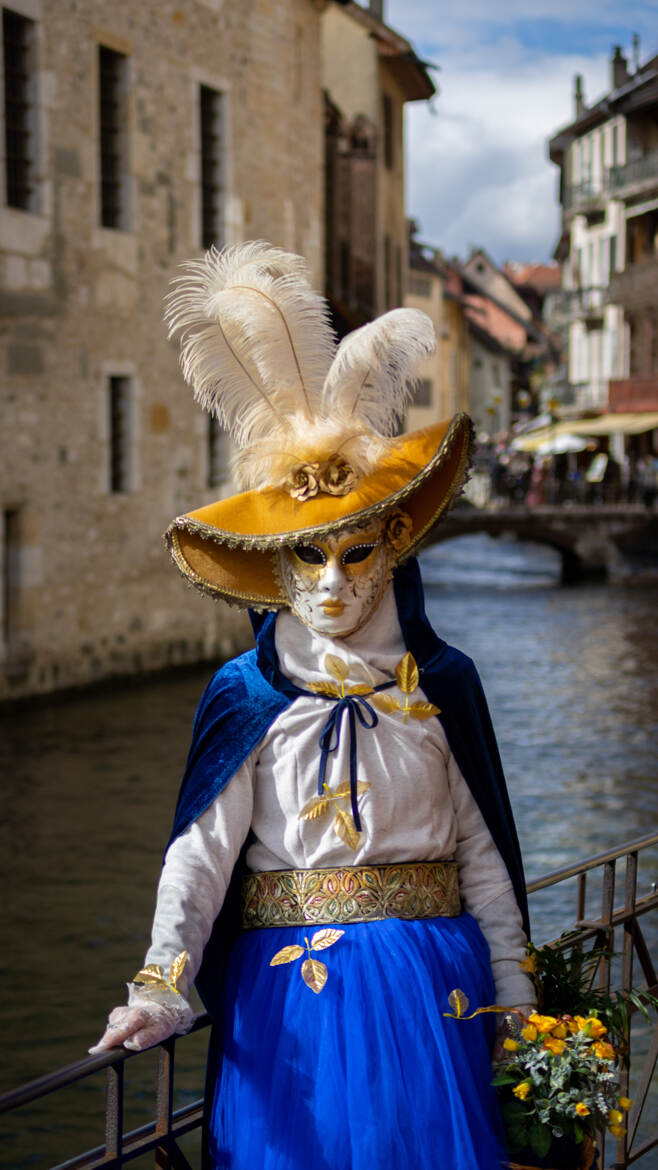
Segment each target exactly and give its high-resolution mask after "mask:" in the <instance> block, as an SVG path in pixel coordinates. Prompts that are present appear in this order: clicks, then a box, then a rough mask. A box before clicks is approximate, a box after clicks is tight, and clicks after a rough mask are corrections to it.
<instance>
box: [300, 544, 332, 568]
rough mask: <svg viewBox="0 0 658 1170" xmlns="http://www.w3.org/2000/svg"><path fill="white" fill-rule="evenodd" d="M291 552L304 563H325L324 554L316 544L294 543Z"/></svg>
mask: <svg viewBox="0 0 658 1170" xmlns="http://www.w3.org/2000/svg"><path fill="white" fill-rule="evenodd" d="M292 551H293V553H294V554H295V556H296V557H297V559H298V560H299V561H301V562H302V564H304V565H326V563H327V557H326V554H325V553H324V552H323V551H322V549H321V548H319V547H318V545H317V544H296V545H295V546H294V547H293V550H292Z"/></svg>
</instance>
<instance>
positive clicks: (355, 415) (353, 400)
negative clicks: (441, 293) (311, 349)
mask: <svg viewBox="0 0 658 1170" xmlns="http://www.w3.org/2000/svg"><path fill="white" fill-rule="evenodd" d="M435 349H436V334H435V332H434V326H433V324H432V321H431V320H430V318H429V317H428V316H427V314H426V313H422V312H421V311H420V309H392V310H391V312H390V313H384V315H383V316H382V317H378V318H377V319H376V320H375V321H372V322H370V324H368V325H363V326H362V328H361V329H356V330H355V331H354V332H353V333H350V334H348V336H347V337H345V338H344V339H343V341H341V343H340V345H339V347H338V350H337V352H336V356H335V358H334V360H333V363H332V366H331V369H330V371H329V374H328V376H327V380H326V382H325V386H324V391H323V409H324V411H325V413H326V414H328V415H331V416H332V417H338V418H340V419H342V420H343V421H344V424H345V426H349V425H350V423H351V424H352V426H354V424H357V423H360V424H362V426H365V427H368V428H370V429H371V430H372V431H374V432H376V433H377V434H379V435H391V434H393V433H394V431H395V427H396V424H397V421H398V419H399V418H400V417H401V415H402V414H403V413H404V410H405V407H406V406H407V404H408V402H409V399H410V397H411V392H412V388H413V383H414V381H416V380H417V378H418V370H419V367H420V365H421V363H422V362H423V361H425V359H426V358H428V357H429V356H430V355H431V354H432V353H433V352H434V350H435Z"/></svg>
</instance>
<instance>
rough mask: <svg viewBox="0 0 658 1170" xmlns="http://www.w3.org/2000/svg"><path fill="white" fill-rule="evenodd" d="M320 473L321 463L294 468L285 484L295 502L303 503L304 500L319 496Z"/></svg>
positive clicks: (301, 464) (299, 465) (305, 464)
mask: <svg viewBox="0 0 658 1170" xmlns="http://www.w3.org/2000/svg"><path fill="white" fill-rule="evenodd" d="M319 471H320V464H319V463H299V464H298V465H297V467H293V469H292V471H291V472H290V474H289V475H288V478H287V479H286V482H285V484H284V487H285V489H286V491H287V492H289V493H290V495H291V496H292V498H293V500H299V501H300V503H303V501H304V500H310V499H311V498H312V497H313V496H317V494H318V491H319V486H318V473H319Z"/></svg>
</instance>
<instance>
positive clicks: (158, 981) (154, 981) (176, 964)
mask: <svg viewBox="0 0 658 1170" xmlns="http://www.w3.org/2000/svg"><path fill="white" fill-rule="evenodd" d="M186 963H187V951H181V953H180V954H179V955H176V958H175V959H174V960H173V962H172V964H171V967H170V968H169V978H167V977H166V976H165V974H164V971H163V970H162V967H161V966H160V965H159V964H158V963H147V964H146V966H145V967H142V968H141V970H139V971H138V972H137V974H136V975H135V976H134V977H133V979H132V982H133V983H141V984H143V985H145V986H149V987H158V986H160V987H167V988H168V989H169V991H173V992H175V993H176V995H179V994H180V992H179V990H178V980H179V979H180V977H181V975H182V974H183V971H184V969H185V964H186Z"/></svg>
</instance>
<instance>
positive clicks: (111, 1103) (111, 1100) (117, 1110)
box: [105, 1061, 124, 1166]
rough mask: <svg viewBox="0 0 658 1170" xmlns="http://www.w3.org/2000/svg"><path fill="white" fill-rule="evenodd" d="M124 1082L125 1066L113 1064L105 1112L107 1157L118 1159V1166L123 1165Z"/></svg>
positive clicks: (108, 1072) (110, 1069)
mask: <svg viewBox="0 0 658 1170" xmlns="http://www.w3.org/2000/svg"><path fill="white" fill-rule="evenodd" d="M123 1082H124V1064H123V1061H120V1062H119V1064H113V1065H111V1066H110V1068H108V1070H107V1093H106V1111H105V1156H106V1158H107V1159H109V1158H111V1157H113V1158H116V1159H117V1162H116V1165H117V1166H122V1165H123V1158H122V1156H121V1155H122V1150H123Z"/></svg>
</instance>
